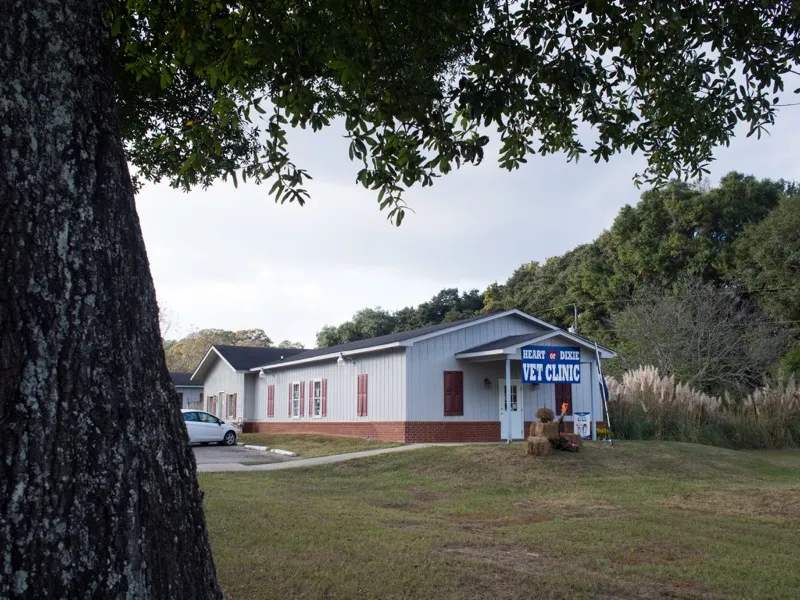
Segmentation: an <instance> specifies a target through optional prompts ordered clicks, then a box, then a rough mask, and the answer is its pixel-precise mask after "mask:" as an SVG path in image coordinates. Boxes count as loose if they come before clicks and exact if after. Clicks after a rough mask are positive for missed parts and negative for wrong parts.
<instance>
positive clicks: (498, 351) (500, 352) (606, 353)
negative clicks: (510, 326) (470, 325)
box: [455, 329, 617, 358]
mask: <svg viewBox="0 0 800 600" xmlns="http://www.w3.org/2000/svg"><path fill="white" fill-rule="evenodd" d="M559 335H561V336H564V337H565V338H567V339H568V340H572V341H573V342H575V343H576V344H579V345H581V346H583V347H584V348H588V349H590V350H594V346H592V345H590V344H589V342H587V341H586V340H584V339H582V338H579V337H577V336H574V335H572V334H571V333H569V332H568V331H564V330H563V329H559V330H557V331H551V332H549V333H546V334H544V335H540V336H538V337H531V338H529V339H526V340H525V341H523V342H518V343H516V344H511V345H509V346H505V347H503V348H493V349H492V350H481V351H479V352H457V353H456V355H455V357H456V358H479V357H484V356H505V355H511V354H516V353H517V351H518V350H519V349H520V348H522V347H523V346H527V345H528V344H533V343H535V342H543V341H545V340H549V339H550V338H554V337H556V336H559ZM490 343H491V342H490ZM616 355H617V353H616V352H614V351H612V350H608V349H607V348H603V349H601V350H600V358H614V357H615V356H616Z"/></svg>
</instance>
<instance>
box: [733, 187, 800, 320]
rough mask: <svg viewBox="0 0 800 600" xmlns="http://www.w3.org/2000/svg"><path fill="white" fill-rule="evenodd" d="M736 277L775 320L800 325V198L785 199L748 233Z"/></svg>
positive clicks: (743, 238)
mask: <svg viewBox="0 0 800 600" xmlns="http://www.w3.org/2000/svg"><path fill="white" fill-rule="evenodd" d="M732 276H733V277H734V278H735V279H736V280H738V281H739V282H741V286H742V287H743V288H744V289H745V290H752V293H753V295H754V296H755V297H757V298H758V300H759V302H760V303H761V306H763V307H764V310H766V311H767V312H768V313H769V314H770V315H772V316H773V317H774V318H776V319H780V320H785V321H800V195H794V196H787V197H784V198H783V199H782V200H781V201H780V203H779V204H778V206H777V207H775V208H774V209H773V210H772V212H770V213H769V214H768V215H767V216H766V217H765V218H764V219H763V220H761V221H759V222H757V223H753V224H752V225H751V226H750V227H748V228H747V229H746V230H745V231H744V233H743V234H742V236H741V237H740V238H739V240H738V241H737V242H736V258H735V266H734V269H733V271H732Z"/></svg>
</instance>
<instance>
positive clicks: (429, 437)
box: [405, 421, 500, 443]
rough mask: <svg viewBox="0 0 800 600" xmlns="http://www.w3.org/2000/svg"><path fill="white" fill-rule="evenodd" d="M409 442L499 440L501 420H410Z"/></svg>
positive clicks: (407, 430) (407, 425)
mask: <svg viewBox="0 0 800 600" xmlns="http://www.w3.org/2000/svg"><path fill="white" fill-rule="evenodd" d="M405 441H407V442H411V443H413V442H498V441H500V422H499V421H410V422H408V423H406V439H405Z"/></svg>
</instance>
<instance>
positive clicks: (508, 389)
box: [506, 356, 512, 444]
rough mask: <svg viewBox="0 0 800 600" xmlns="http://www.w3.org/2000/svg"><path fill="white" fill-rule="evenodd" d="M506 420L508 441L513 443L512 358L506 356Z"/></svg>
mask: <svg viewBox="0 0 800 600" xmlns="http://www.w3.org/2000/svg"><path fill="white" fill-rule="evenodd" d="M506 421H507V425H508V443H509V444H510V443H511V437H512V433H511V358H510V357H509V356H506Z"/></svg>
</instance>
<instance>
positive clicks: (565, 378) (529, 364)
mask: <svg viewBox="0 0 800 600" xmlns="http://www.w3.org/2000/svg"><path fill="white" fill-rule="evenodd" d="M522 382H523V383H580V382H581V350H580V348H567V347H564V346H525V347H524V348H522Z"/></svg>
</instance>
